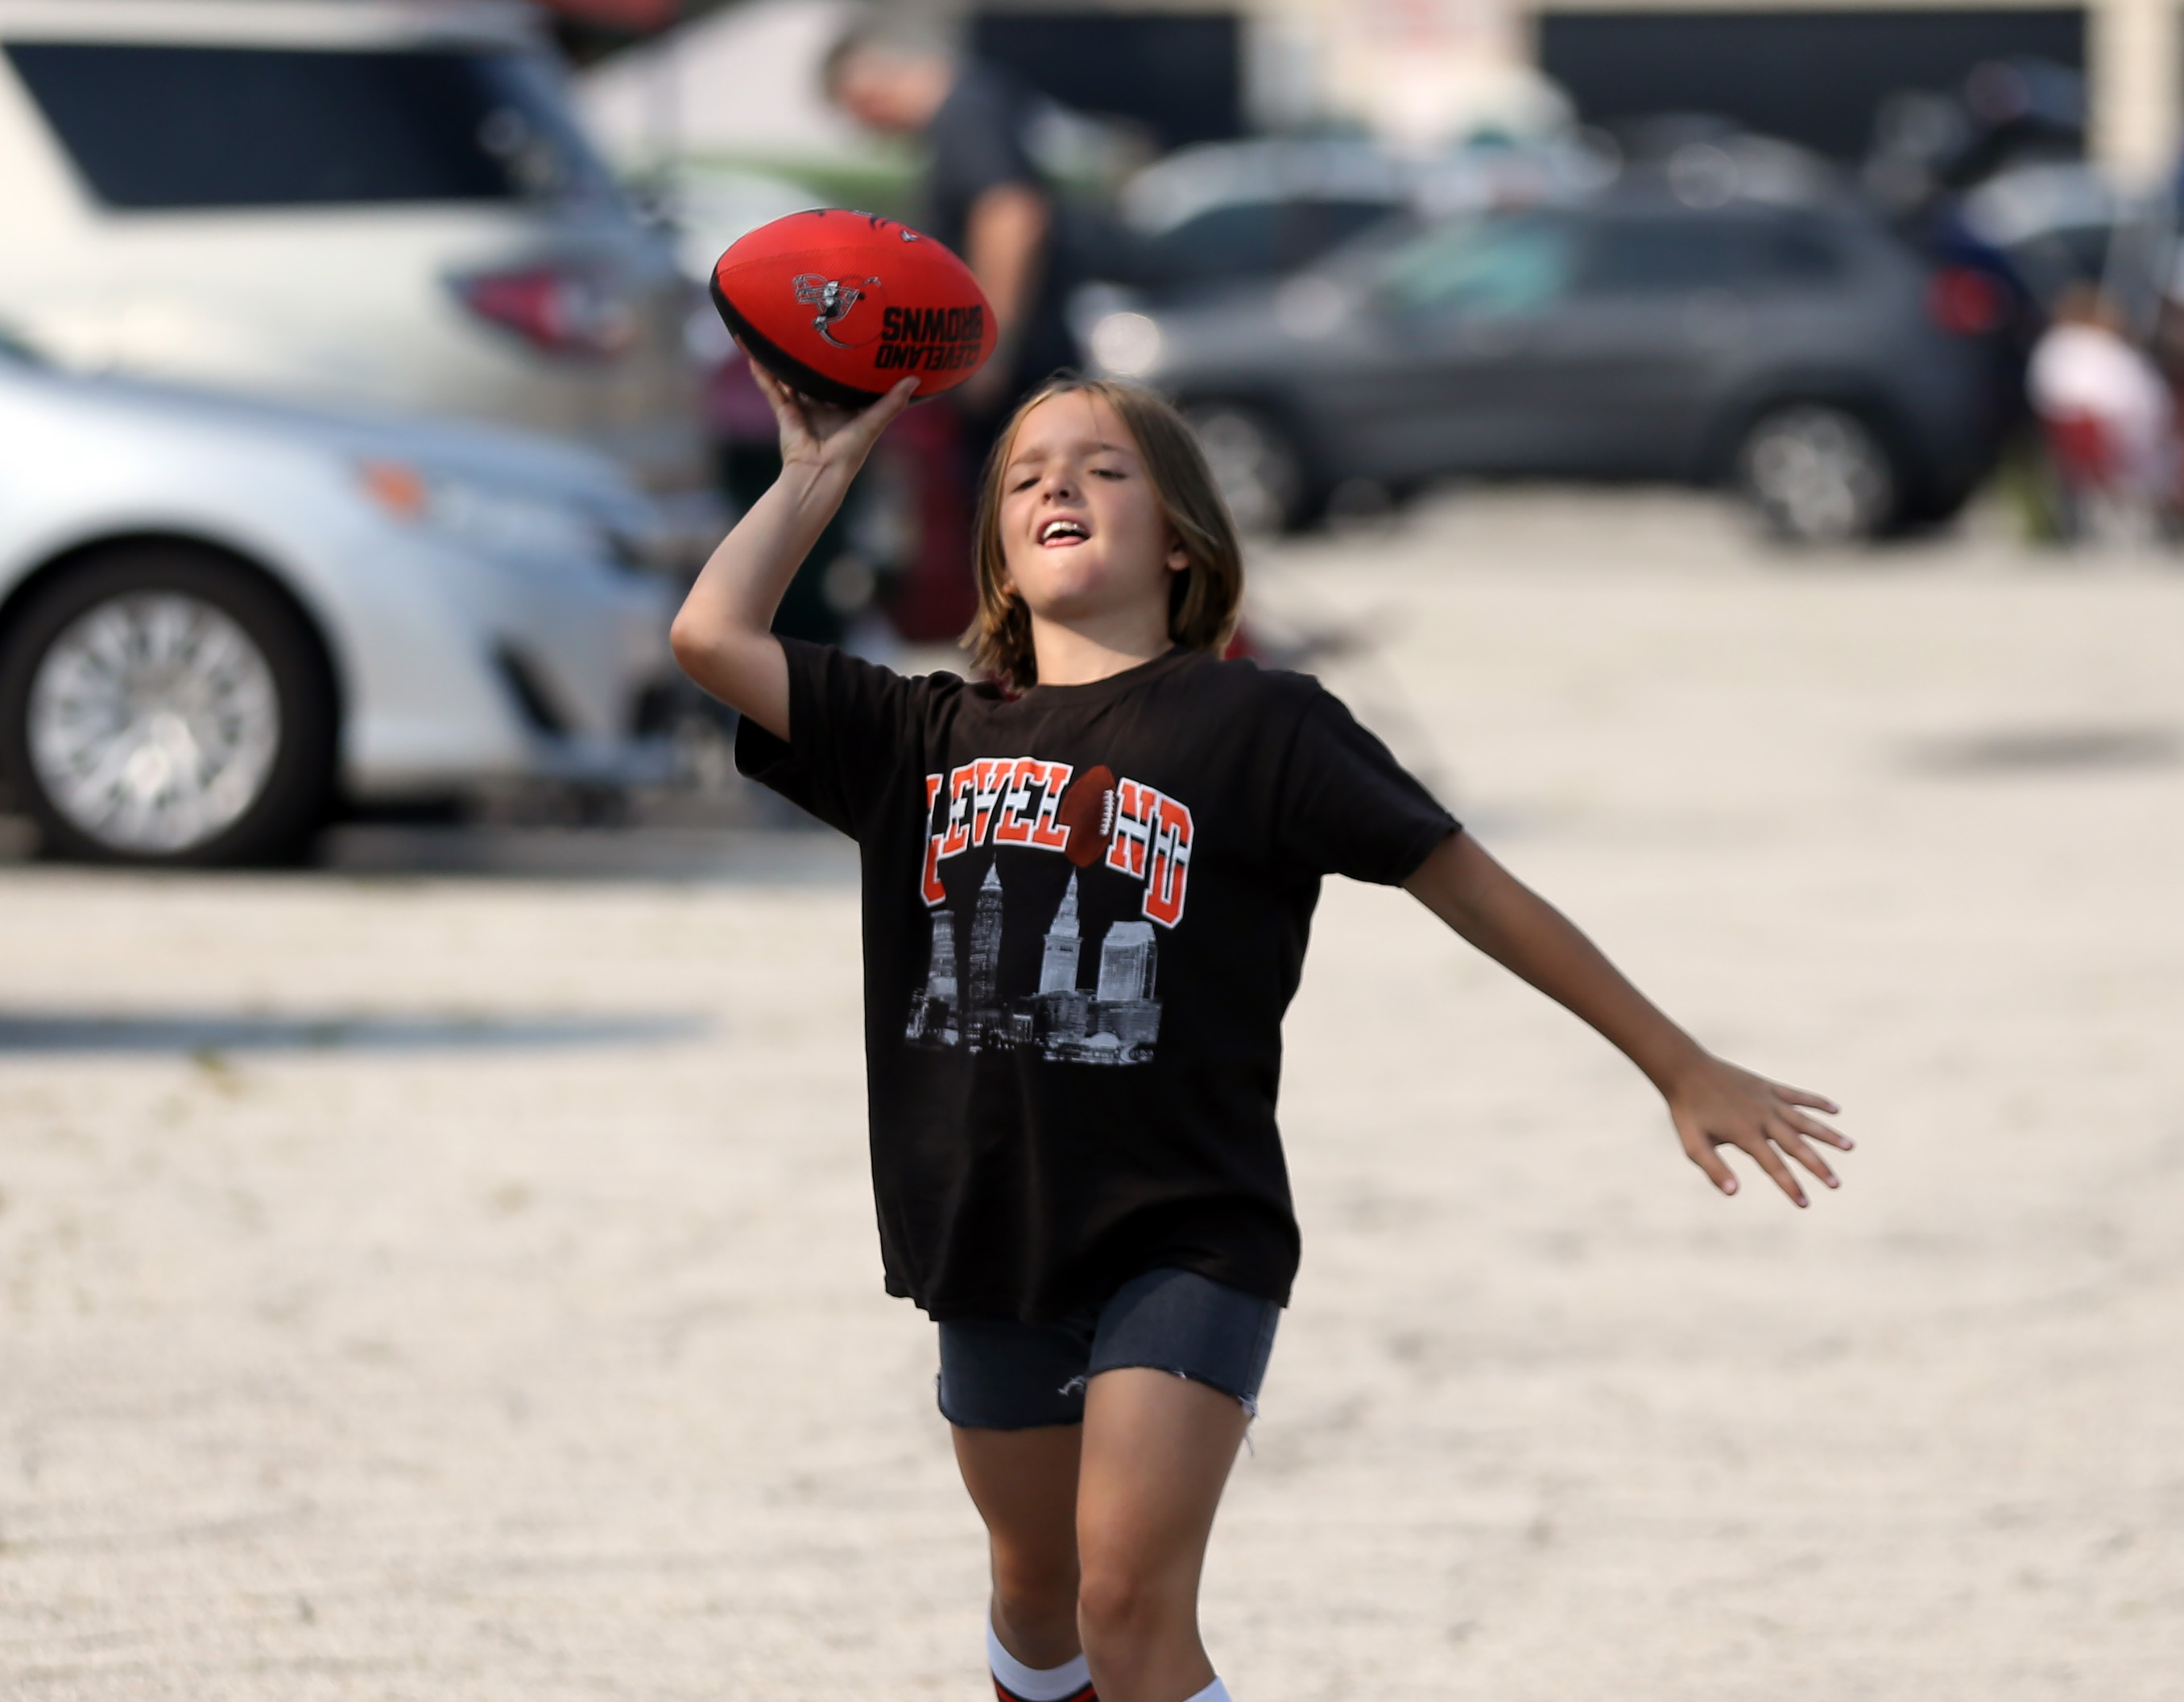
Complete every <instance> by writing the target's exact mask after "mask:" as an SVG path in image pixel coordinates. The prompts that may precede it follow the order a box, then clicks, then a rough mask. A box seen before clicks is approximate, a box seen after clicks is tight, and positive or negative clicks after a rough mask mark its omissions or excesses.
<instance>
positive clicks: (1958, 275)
mask: <svg viewBox="0 0 2184 1702" xmlns="http://www.w3.org/2000/svg"><path fill="white" fill-rule="evenodd" d="M1926 312H1927V314H1928V316H1929V317H1930V318H1931V319H1932V320H1933V321H1934V323H1935V324H1936V325H1939V326H1941V328H1942V330H1943V331H1952V332H1953V333H1955V334H1956V335H1957V336H1958V337H1984V336H1986V334H1987V332H1989V331H1998V330H2000V329H2001V327H2002V322H2003V318H2004V317H2005V316H2006V309H2005V305H2004V303H2003V298H2002V290H2001V287H2000V286H1998V285H1997V284H1996V282H1995V281H1994V280H1993V279H1992V278H1990V277H1988V276H1987V275H1986V274H1985V273H1983V272H1975V271H1974V270H1972V269H1971V268H1970V267H1969V266H1945V267H1943V268H1942V270H1940V271H1938V272H1936V273H1935V274H1934V275H1933V277H1932V278H1931V279H1930V280H1929V281H1927V284H1926Z"/></svg>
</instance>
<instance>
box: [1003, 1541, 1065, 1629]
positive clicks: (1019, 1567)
mask: <svg viewBox="0 0 2184 1702" xmlns="http://www.w3.org/2000/svg"><path fill="white" fill-rule="evenodd" d="M1077 1590H1078V1578H1077V1556H1076V1555H1075V1553H1074V1552H1070V1553H1067V1554H1061V1553H1051V1552H1047V1551H1045V1550H1042V1549H1022V1548H1006V1547H1004V1546H1003V1545H1002V1544H1000V1543H995V1545H994V1594H995V1596H997V1597H998V1598H1000V1601H1001V1603H1002V1605H1003V1607H1004V1609H1005V1610H1006V1611H1008V1612H1009V1613H1010V1615H1011V1617H1015V1616H1020V1615H1022V1614H1034V1615H1037V1616H1040V1617H1046V1616H1064V1617H1066V1616H1069V1615H1071V1614H1073V1613H1074V1612H1075V1610H1076V1605H1077Z"/></svg>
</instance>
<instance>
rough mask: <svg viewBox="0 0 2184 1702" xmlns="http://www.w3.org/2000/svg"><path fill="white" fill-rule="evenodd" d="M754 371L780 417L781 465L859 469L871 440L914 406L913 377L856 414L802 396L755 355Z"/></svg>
mask: <svg viewBox="0 0 2184 1702" xmlns="http://www.w3.org/2000/svg"><path fill="white" fill-rule="evenodd" d="M751 376H752V377H753V378H755V380H757V381H758V387H759V390H760V393H761V394H763V395H764V396H765V398H766V400H767V401H768V402H769V403H772V407H773V417H774V419H775V420H777V421H778V422H779V423H780V425H781V464H782V465H783V466H784V467H797V466H801V467H808V468H810V469H811V470H814V471H827V470H833V469H836V468H839V469H841V470H844V471H845V472H847V473H850V474H855V472H856V470H857V469H858V468H860V467H861V466H862V465H864V463H865V457H866V456H867V455H869V454H871V453H872V445H873V444H875V443H877V442H879V437H880V433H881V432H883V431H886V430H887V428H888V427H889V425H893V424H894V420H895V416H896V415H897V414H900V413H901V412H902V410H903V409H905V408H907V407H909V406H910V398H911V397H912V396H914V395H916V394H917V380H916V379H915V378H905V379H902V380H900V381H899V382H897V384H896V385H895V387H894V389H892V390H890V391H889V392H888V393H887V394H886V395H884V396H883V397H881V398H879V399H878V400H877V402H874V403H872V404H871V405H870V406H869V407H866V408H862V409H859V410H858V411H857V412H855V413H854V414H853V413H851V412H850V410H849V409H846V408H830V407H828V406H827V404H826V403H822V402H814V401H813V400H812V399H811V398H810V397H808V396H799V395H798V394H796V392H794V391H792V390H790V389H789V388H788V386H787V385H785V384H783V382H782V381H780V380H779V379H777V378H776V377H775V376H774V375H772V373H770V372H768V371H767V370H766V369H765V368H764V367H762V366H760V364H758V363H757V362H756V361H753V362H752V363H751Z"/></svg>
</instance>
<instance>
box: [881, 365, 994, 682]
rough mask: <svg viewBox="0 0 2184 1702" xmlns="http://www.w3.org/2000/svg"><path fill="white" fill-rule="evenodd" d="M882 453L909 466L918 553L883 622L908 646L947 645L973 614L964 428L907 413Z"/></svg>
mask: <svg viewBox="0 0 2184 1702" xmlns="http://www.w3.org/2000/svg"><path fill="white" fill-rule="evenodd" d="M881 448H882V449H883V451H884V452H885V453H889V454H893V455H899V456H901V457H902V458H903V459H905V461H906V462H907V463H908V464H909V465H908V473H909V477H908V479H907V480H906V481H905V482H906V483H907V484H908V485H909V487H910V488H911V490H913V491H915V492H917V553H915V554H914V555H912V556H911V559H910V560H909V561H907V562H905V564H903V570H902V573H901V575H900V577H898V578H897V579H896V581H895V582H894V587H893V589H892V590H891V591H890V592H889V596H888V599H887V613H888V618H889V620H892V621H894V629H895V631H898V632H900V634H901V635H902V636H903V637H905V638H906V639H907V640H909V641H910V642H911V643H913V644H937V643H950V642H954V641H955V640H956V639H957V638H959V637H961V636H962V634H963V630H964V629H965V628H966V627H967V626H969V625H970V624H971V618H972V616H973V615H976V614H977V613H978V581H977V580H976V578H975V577H974V576H973V575H972V565H971V550H972V537H971V525H972V511H973V509H975V508H976V506H977V502H978V497H977V492H976V489H975V485H974V481H973V476H972V470H971V469H970V467H969V466H968V465H967V460H968V452H967V448H966V446H965V443H964V441H963V425H962V422H961V420H959V419H957V418H956V413H955V410H954V409H951V408H949V407H947V406H945V405H943V406H941V407H939V408H913V409H911V410H910V411H909V412H908V413H906V414H904V415H903V416H902V417H901V418H900V419H899V420H896V421H895V422H894V425H890V426H889V428H888V433H887V436H886V437H883V439H881Z"/></svg>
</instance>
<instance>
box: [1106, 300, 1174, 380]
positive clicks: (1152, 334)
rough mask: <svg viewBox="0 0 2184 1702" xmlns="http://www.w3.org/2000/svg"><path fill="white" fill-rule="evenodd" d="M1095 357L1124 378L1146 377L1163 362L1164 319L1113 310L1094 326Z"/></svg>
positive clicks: (1107, 368)
mask: <svg viewBox="0 0 2184 1702" xmlns="http://www.w3.org/2000/svg"><path fill="white" fill-rule="evenodd" d="M1090 341H1091V344H1092V359H1094V360H1095V361H1097V362H1098V363H1099V364H1100V365H1101V366H1103V367H1105V368H1106V370H1108V371H1109V372H1113V373H1118V374H1120V375H1122V376H1123V377H1124V378H1143V377H1144V376H1145V375H1146V374H1147V373H1149V372H1151V370H1153V369H1154V368H1155V367H1156V366H1158V365H1159V364H1160V363H1161V353H1162V337H1161V328H1160V321H1159V320H1156V319H1154V318H1153V317H1152V315H1151V314H1141V313H1128V312H1126V313H1115V314H1108V315H1107V316H1106V318H1105V319H1102V320H1100V322H1099V323H1098V324H1097V325H1094V326H1093V327H1092V336H1091V339H1090Z"/></svg>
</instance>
